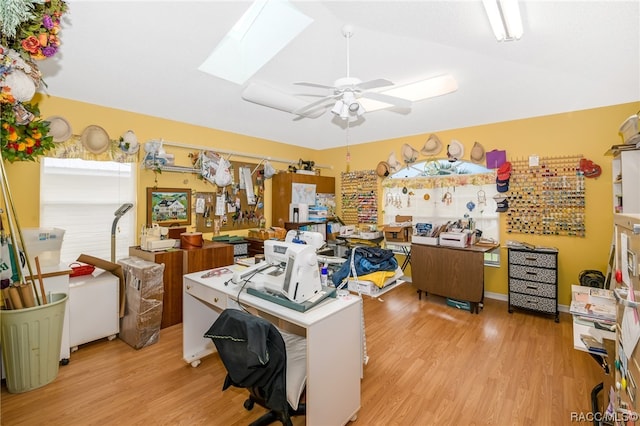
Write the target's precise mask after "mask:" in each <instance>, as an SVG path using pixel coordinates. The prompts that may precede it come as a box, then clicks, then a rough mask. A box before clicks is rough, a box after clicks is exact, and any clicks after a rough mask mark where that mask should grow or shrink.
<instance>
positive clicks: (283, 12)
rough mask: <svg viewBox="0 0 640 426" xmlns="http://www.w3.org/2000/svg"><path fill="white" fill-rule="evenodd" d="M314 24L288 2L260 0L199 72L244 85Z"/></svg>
mask: <svg viewBox="0 0 640 426" xmlns="http://www.w3.org/2000/svg"><path fill="white" fill-rule="evenodd" d="M311 22H313V19H311V18H309V17H308V16H306V15H304V14H303V13H301V12H299V11H298V10H297V9H296V8H295V7H294V6H293V5H291V3H289V2H288V1H287V0H256V1H254V2H253V3H252V5H251V6H250V7H249V9H248V10H247V11H246V12H245V13H244V15H242V17H241V18H240V20H238V22H236V24H235V25H234V26H233V28H232V29H231V30H230V31H229V32H228V33H227V35H226V36H225V37H224V39H222V41H221V42H220V43H219V44H218V46H216V48H215V49H214V50H213V52H211V54H210V55H209V57H208V58H207V59H206V60H205V61H204V62H203V63H202V65H200V66H199V67H198V69H199V70H200V71H203V72H206V73H208V74H211V75H214V76H216V77H220V78H223V79H225V80H228V81H231V82H233V83H237V84H244V83H245V82H246V81H247V80H248V79H249V78H251V76H253V75H254V74H255V73H256V72H257V71H258V70H259V69H260V68H262V67H263V66H264V65H265V64H266V63H267V62H269V61H270V60H271V58H273V57H274V56H275V55H277V54H278V52H280V50H282V49H283V48H284V47H285V46H286V45H287V44H289V43H290V42H291V40H293V39H294V38H296V37H297V36H298V35H299V34H300V33H301V32H302V31H303V30H304V29H305V28H307V26H309V24H311Z"/></svg>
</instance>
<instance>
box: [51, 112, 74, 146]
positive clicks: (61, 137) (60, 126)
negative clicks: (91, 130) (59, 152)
mask: <svg viewBox="0 0 640 426" xmlns="http://www.w3.org/2000/svg"><path fill="white" fill-rule="evenodd" d="M44 121H48V122H49V133H48V135H49V136H51V137H53V141H54V142H55V143H60V142H64V141H66V140H69V138H70V137H71V135H72V134H73V131H72V130H71V124H69V122H68V121H67V120H66V119H65V118H64V117H60V116H58V115H54V116H51V117H49V118H47V119H46V120H44Z"/></svg>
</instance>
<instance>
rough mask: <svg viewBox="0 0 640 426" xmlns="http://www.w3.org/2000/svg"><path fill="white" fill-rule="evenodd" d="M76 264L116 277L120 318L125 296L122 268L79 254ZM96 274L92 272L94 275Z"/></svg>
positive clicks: (122, 312) (106, 261) (122, 313)
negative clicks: (118, 285) (82, 264)
mask: <svg viewBox="0 0 640 426" xmlns="http://www.w3.org/2000/svg"><path fill="white" fill-rule="evenodd" d="M78 262H82V263H86V264H89V265H93V266H95V267H96V268H99V269H103V270H105V271H107V272H110V273H112V274H113V275H115V276H116V277H118V280H119V281H120V289H119V290H120V291H119V294H120V318H122V317H123V316H124V309H125V301H126V295H125V288H124V285H125V281H124V273H123V272H122V266H120V265H118V264H116V263H112V262H109V261H108V260H104V259H100V258H98V257H93V256H89V255H88V254H81V255H80V257H78ZM96 273H97V272H96V271H94V275H95V274H96Z"/></svg>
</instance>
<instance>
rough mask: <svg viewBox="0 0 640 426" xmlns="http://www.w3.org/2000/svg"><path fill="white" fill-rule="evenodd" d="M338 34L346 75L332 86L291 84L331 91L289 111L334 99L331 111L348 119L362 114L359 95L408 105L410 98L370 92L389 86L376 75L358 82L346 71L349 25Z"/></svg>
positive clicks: (312, 107)
mask: <svg viewBox="0 0 640 426" xmlns="http://www.w3.org/2000/svg"><path fill="white" fill-rule="evenodd" d="M342 35H343V36H344V37H345V38H346V40H347V76H346V77H342V78H339V79H338V80H336V81H335V82H334V83H333V86H326V85H323V84H317V83H308V82H299V83H294V84H296V85H298V86H307V87H317V88H320V89H329V90H331V91H333V94H331V95H328V96H325V97H323V98H320V99H318V100H317V101H314V102H311V103H310V104H307V105H305V106H303V107H302V108H298V109H296V110H294V111H293V113H294V114H297V115H303V114H305V113H312V112H314V111H315V110H316V109H323V108H326V107H327V104H329V103H330V102H333V101H334V100H335V101H336V102H335V104H334V106H333V108H332V109H331V112H332V113H334V114H335V115H337V116H339V117H340V118H342V119H343V120H346V119H348V118H349V117H350V116H352V115H356V116H361V115H362V114H364V113H365V112H366V111H365V108H364V107H363V106H362V104H361V103H360V101H359V100H360V99H361V98H365V99H373V100H375V101H379V102H383V103H385V104H388V105H389V106H394V107H398V108H411V101H410V100H408V99H404V98H400V97H397V96H391V95H387V94H384V93H380V92H371V91H369V90H371V89H379V88H382V87H389V86H393V83H392V82H391V81H389V80H386V79H383V78H379V79H376V80H369V81H362V80H360V79H359V78H356V77H351V76H350V74H349V70H350V64H349V40H350V39H351V37H352V36H353V27H352V26H350V25H345V26H344V27H343V28H342Z"/></svg>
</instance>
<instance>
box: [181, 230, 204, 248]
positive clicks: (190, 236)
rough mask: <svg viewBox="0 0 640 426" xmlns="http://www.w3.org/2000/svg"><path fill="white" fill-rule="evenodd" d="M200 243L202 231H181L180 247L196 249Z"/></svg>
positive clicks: (201, 241)
mask: <svg viewBox="0 0 640 426" xmlns="http://www.w3.org/2000/svg"><path fill="white" fill-rule="evenodd" d="M202 244H203V240H202V232H183V233H182V234H180V248H183V249H186V250H189V249H196V248H201V247H202Z"/></svg>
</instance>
